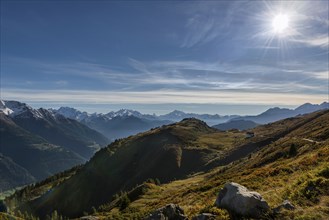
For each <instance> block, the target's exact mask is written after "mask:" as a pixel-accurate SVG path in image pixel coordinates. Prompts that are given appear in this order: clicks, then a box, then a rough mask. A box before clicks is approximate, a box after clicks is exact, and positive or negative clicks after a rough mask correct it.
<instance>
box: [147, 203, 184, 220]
mask: <svg viewBox="0 0 329 220" xmlns="http://www.w3.org/2000/svg"><path fill="white" fill-rule="evenodd" d="M187 219H188V218H187V217H186V216H185V215H184V210H183V209H182V208H181V207H179V205H176V204H168V205H166V206H164V207H161V208H159V209H157V210H155V211H154V212H152V213H151V214H150V215H149V216H148V217H146V218H145V219H144V220H187Z"/></svg>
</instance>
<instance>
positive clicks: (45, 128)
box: [0, 101, 329, 190]
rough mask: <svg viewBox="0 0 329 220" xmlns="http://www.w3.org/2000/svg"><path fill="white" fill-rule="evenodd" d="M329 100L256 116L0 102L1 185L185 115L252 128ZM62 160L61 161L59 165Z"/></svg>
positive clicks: (50, 170) (34, 176)
mask: <svg viewBox="0 0 329 220" xmlns="http://www.w3.org/2000/svg"><path fill="white" fill-rule="evenodd" d="M328 107H329V104H328V103H327V102H324V103H322V104H320V105H314V104H309V103H306V104H304V105H301V106H299V107H297V108H296V109H285V108H271V109H269V110H267V111H265V112H264V113H261V114H259V115H256V116H238V115H229V116H220V115H217V114H215V115H209V114H193V113H184V112H182V111H177V110H175V111H173V112H171V113H168V114H165V115H160V116H157V115H155V114H153V115H148V114H142V113H140V112H138V111H134V110H128V109H121V110H119V111H116V112H113V111H112V112H109V113H107V114H97V113H93V114H89V113H86V112H81V111H78V110H76V109H74V108H68V107H61V108H59V109H57V110H56V109H43V108H40V109H34V108H32V107H31V106H29V105H27V104H25V103H20V102H17V101H1V103H0V120H1V130H0V135H1V142H0V154H2V156H1V163H0V175H1V182H0V189H2V190H5V189H10V188H12V187H16V186H20V185H24V184H26V183H31V182H33V181H35V180H41V179H43V178H45V177H47V176H50V175H52V174H54V173H56V172H59V171H62V170H64V169H68V168H70V167H72V166H75V165H77V164H81V163H83V162H85V161H87V160H88V159H89V158H90V157H92V156H93V155H94V153H95V152H96V151H97V150H99V149H100V148H101V147H103V146H106V145H107V144H109V143H110V142H111V141H114V140H116V139H120V138H124V137H128V136H131V135H135V134H137V133H140V132H145V131H147V130H150V129H161V127H162V126H164V125H168V124H170V123H173V122H176V121H179V120H182V119H184V118H196V119H203V120H204V121H206V122H208V125H213V123H214V122H215V121H217V122H218V121H222V122H225V123H221V124H217V125H215V126H214V128H217V129H220V130H230V129H239V130H245V129H252V128H254V127H256V126H259V125H261V124H266V123H269V122H273V121H276V120H280V119H284V118H288V117H293V116H297V115H302V114H306V113H309V112H313V111H318V110H321V109H328ZM59 161H60V163H58V162H59Z"/></svg>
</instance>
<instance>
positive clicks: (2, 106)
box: [0, 100, 109, 190]
mask: <svg viewBox="0 0 329 220" xmlns="http://www.w3.org/2000/svg"><path fill="white" fill-rule="evenodd" d="M0 136H1V139H0V154H2V157H0V160H1V161H0V179H1V181H0V190H6V189H10V188H12V187H16V186H20V185H24V184H27V183H31V181H35V180H41V179H43V178H46V177H48V176H50V175H53V174H55V173H57V172H60V171H63V170H65V169H68V168H71V167H73V166H75V165H78V164H81V163H83V162H85V161H86V160H88V159H89V158H90V157H91V156H92V155H93V154H94V152H95V151H97V150H98V149H99V148H100V147H103V146H106V145H107V144H108V143H109V140H108V139H107V138H106V137H104V136H103V135H101V134H100V133H98V132H97V131H95V130H92V129H91V128H89V127H87V126H86V125H83V124H82V123H80V122H78V121H76V120H72V119H67V118H65V117H64V116H61V115H55V114H53V113H52V112H51V111H48V110H46V109H43V108H40V109H34V108H32V107H31V106H29V105H27V104H25V103H21V102H17V101H4V100H1V101H0Z"/></svg>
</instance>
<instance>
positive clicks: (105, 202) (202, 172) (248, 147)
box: [16, 111, 329, 219]
mask: <svg viewBox="0 0 329 220" xmlns="http://www.w3.org/2000/svg"><path fill="white" fill-rule="evenodd" d="M252 131H253V132H254V133H255V137H253V138H248V139H247V138H245V134H244V133H242V132H237V131H229V132H220V131H216V130H214V129H212V128H209V127H207V126H206V125H204V124H203V123H202V122H200V121H198V120H183V121H182V122H180V123H177V124H173V125H169V126H163V127H161V128H157V129H153V130H151V131H149V132H145V133H141V134H138V135H136V136H132V137H129V138H127V139H122V140H118V141H116V142H115V143H113V144H112V145H111V146H109V147H108V148H106V149H103V150H101V151H100V152H99V153H97V154H96V155H95V156H94V158H93V159H92V160H91V161H90V162H89V163H87V164H86V165H85V166H84V167H83V168H82V169H81V170H80V171H79V172H77V174H75V175H73V176H72V177H71V178H69V179H68V180H66V181H63V183H61V184H59V186H57V187H55V188H53V189H54V192H55V193H56V194H55V195H60V196H59V197H56V196H52V195H50V196H49V195H47V196H48V198H51V199H48V200H45V198H46V199H47V197H45V196H44V195H41V197H39V198H41V199H42V200H41V199H37V200H35V201H43V203H37V205H38V207H56V206H57V207H60V206H58V203H60V202H62V204H63V205H64V206H65V205H66V206H67V207H68V208H69V209H70V210H74V209H76V208H77V210H78V209H81V207H82V206H81V204H83V203H84V202H85V201H88V202H89V203H88V204H87V203H84V204H83V205H84V207H87V208H85V209H84V212H89V213H93V215H96V216H98V217H99V218H101V219H140V218H141V217H143V216H145V215H147V214H148V213H150V212H151V211H153V210H154V209H157V208H159V207H161V206H164V205H166V204H168V203H177V204H179V205H180V206H182V207H183V208H184V210H185V211H186V214H187V215H188V216H189V217H192V216H195V215H196V214H198V213H200V212H212V213H214V214H217V215H218V216H219V217H218V219H228V215H227V213H226V211H225V210H221V209H217V208H215V207H214V201H215V199H216V196H217V193H218V191H219V189H220V188H221V187H222V186H223V185H224V184H225V183H226V182H228V181H234V182H238V183H240V184H242V185H245V186H246V187H248V188H249V189H251V190H255V191H258V192H259V193H261V194H262V195H263V197H264V198H265V199H266V200H267V201H268V202H269V204H270V206H271V207H275V206H277V205H279V204H280V203H281V202H283V200H285V199H289V200H290V201H291V202H292V203H293V204H294V205H295V206H296V207H297V208H296V209H295V210H294V211H284V212H283V213H282V214H280V215H278V216H276V218H277V219H328V217H329V208H328V207H329V206H328V204H329V179H328V178H329V136H328V131H329V112H328V111H322V112H318V113H313V114H309V115H305V116H299V117H295V118H292V119H286V120H282V121H279V122H276V123H272V124H269V125H264V126H260V127H256V128H254V129H253V130H252ZM238 153H240V157H238ZM159 155H160V156H159ZM196 155H197V156H196ZM232 155H234V157H233V156H232ZM161 158H162V159H161ZM228 158H229V159H230V160H228ZM143 161H147V162H146V163H144V162H143ZM170 167H171V168H170ZM168 169H169V172H168ZM166 172H167V173H166ZM162 175H163V176H162ZM170 175H171V176H170ZM175 175H176V176H175ZM162 177H163V178H162ZM168 177H171V179H169V178H168ZM147 178H153V179H160V182H162V184H161V185H158V184H154V183H156V181H147V182H145V181H146V180H147ZM166 178H167V179H166ZM175 178H176V179H179V180H175ZM91 180H93V181H91ZM115 182H117V183H120V185H117V188H115V187H113V186H115V185H113V184H114V183H115ZM143 182H144V183H143ZM93 183H95V184H93ZM136 184H137V187H135V186H136ZM140 184H141V185H140ZM40 187H42V185H41V186H39V188H40ZM84 187H85V188H84ZM79 190H82V191H80V192H79ZM120 191H123V192H121V193H120ZM99 193H102V194H103V195H105V196H104V197H103V198H102V199H100V198H101V197H100V195H101V194H99ZM95 195H96V196H95ZM39 196H40V195H39ZM16 199H19V197H18V198H16ZM35 201H34V202H35ZM63 201H66V202H67V203H66V204H65V202H63ZM27 204H28V205H29V207H34V208H32V210H30V211H32V212H34V213H38V212H35V210H38V209H36V208H35V206H33V205H36V203H31V202H28V203H27ZM93 204H95V205H93ZM31 205H32V206H31ZM92 206H95V207H94V208H92ZM16 210H24V206H21V207H17V208H16ZM65 212H66V210H65V209H62V210H61V211H59V213H62V214H64V215H65ZM48 213H49V210H48Z"/></svg>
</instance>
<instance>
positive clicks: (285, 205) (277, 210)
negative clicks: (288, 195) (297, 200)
mask: <svg viewBox="0 0 329 220" xmlns="http://www.w3.org/2000/svg"><path fill="white" fill-rule="evenodd" d="M282 208H283V209H287V210H294V209H295V206H294V205H293V204H292V203H291V202H290V201H289V200H284V201H283V202H282V203H281V204H280V205H279V206H278V207H276V208H274V209H273V212H274V213H280V211H281V209H282Z"/></svg>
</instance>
